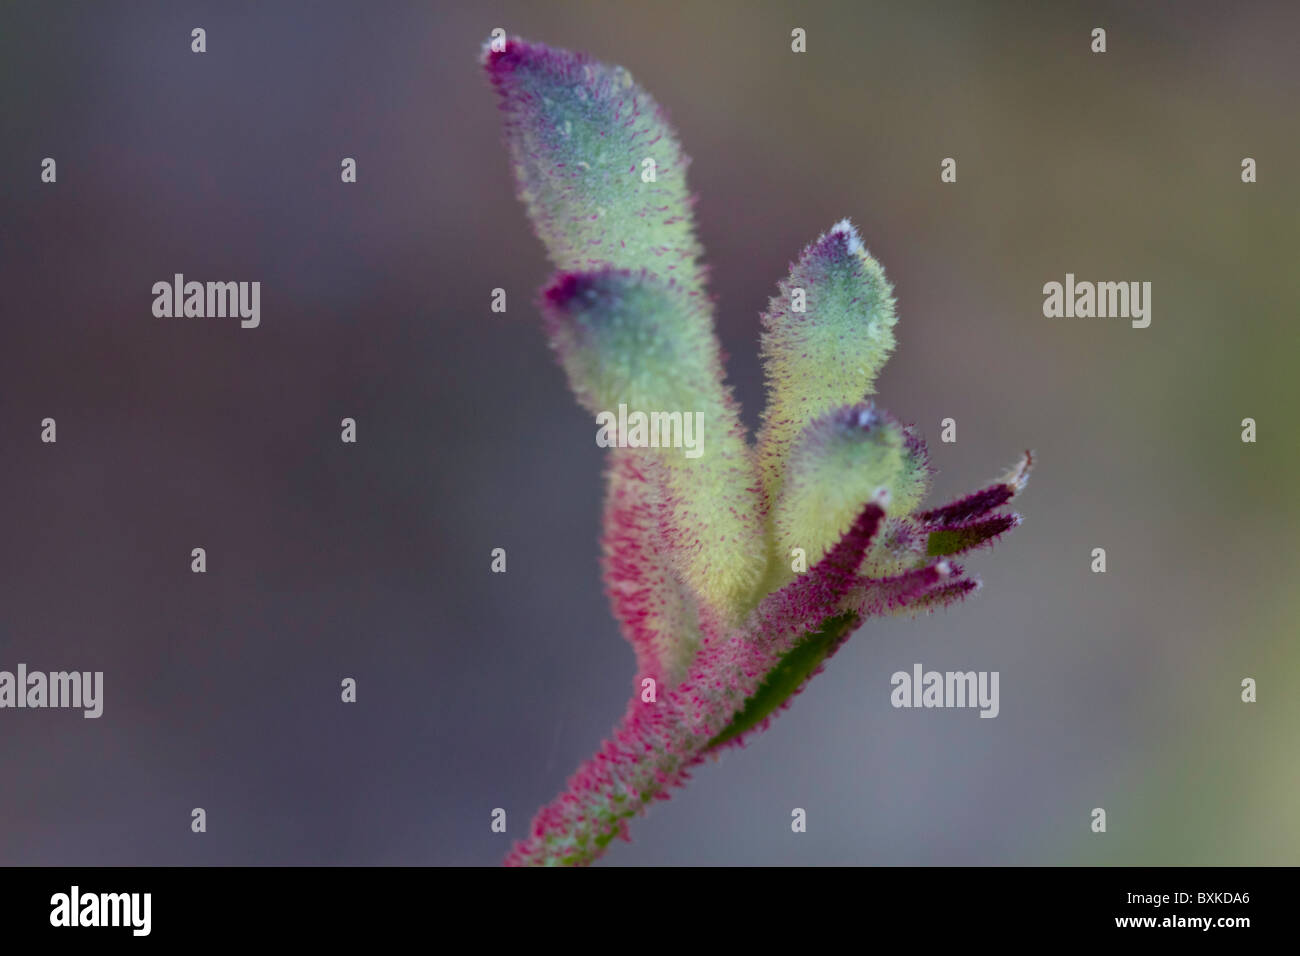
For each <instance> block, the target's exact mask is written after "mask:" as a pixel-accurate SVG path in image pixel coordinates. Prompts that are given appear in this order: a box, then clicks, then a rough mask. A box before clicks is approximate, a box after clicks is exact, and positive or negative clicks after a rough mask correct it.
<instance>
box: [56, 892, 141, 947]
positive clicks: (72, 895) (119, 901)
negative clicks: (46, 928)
mask: <svg viewBox="0 0 1300 956" xmlns="http://www.w3.org/2000/svg"><path fill="white" fill-rule="evenodd" d="M152 912H153V894H152V893H83V892H81V887H79V886H76V885H75V884H74V885H73V887H72V888H71V889H70V890H69V891H68V892H67V893H55V894H54V895H53V896H51V897H50V925H51V926H58V927H78V926H124V927H129V928H130V930H131V935H132V936H148V935H149V931H150V929H151V928H152V924H153V919H152Z"/></svg>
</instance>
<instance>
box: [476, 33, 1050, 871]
mask: <svg viewBox="0 0 1300 956" xmlns="http://www.w3.org/2000/svg"><path fill="white" fill-rule="evenodd" d="M482 63H483V66H484V68H485V70H486V71H487V74H488V77H489V79H490V81H491V83H492V85H493V87H494V88H495V89H496V91H497V93H498V94H499V96H500V105H501V109H502V111H503V113H504V116H505V133H506V137H505V138H506V144H507V148H508V150H509V153H510V157H511V160H512V164H513V169H514V176H515V183H516V187H517V189H518V193H519V196H520V198H521V199H522V201H523V204H524V207H525V209H526V210H527V213H528V216H529V218H530V220H531V221H532V224H533V227H534V229H535V230H536V232H537V235H538V236H539V237H540V238H541V240H542V243H543V244H544V245H545V247H546V250H547V252H548V253H549V255H550V257H551V259H552V260H553V261H554V263H555V265H556V266H557V267H558V269H559V272H558V273H557V274H556V276H555V278H554V279H553V280H552V282H551V283H550V285H549V286H548V287H547V288H546V289H545V290H544V291H543V293H542V296H541V300H540V307H541V312H542V315H543V325H544V328H545V331H546V335H547V337H548V339H549V341H550V344H551V347H552V349H553V350H554V352H555V354H556V357H557V358H558V359H559V362H560V365H561V366H562V367H563V368H564V371H565V374H566V375H567V377H568V380H569V385H570V387H571V388H572V390H573V392H574V395H575V396H576V397H577V399H578V401H579V403H580V404H581V405H582V406H583V407H584V408H586V409H587V411H588V412H590V413H591V414H592V415H594V416H595V421H596V424H597V426H598V431H597V442H598V444H601V445H603V446H606V453H607V454H608V455H609V460H608V465H607V467H606V492H605V503H604V508H605V512H604V532H603V536H602V567H603V571H604V577H605V590H606V593H607V594H608V596H609V600H610V604H611V607H612V608H613V611H614V616H615V617H616V618H617V620H618V622H619V624H620V626H621V628H622V631H623V635H624V637H626V639H627V640H628V642H629V643H630V644H631V645H632V648H633V650H634V652H635V654H636V666H637V674H636V678H637V685H636V686H637V693H635V694H634V695H633V696H632V699H631V701H630V702H629V703H628V706H627V710H626V712H625V714H624V717H623V720H622V722H621V723H620V724H619V725H618V726H617V727H616V728H615V730H614V732H613V733H612V734H611V735H610V737H609V739H608V740H606V741H605V742H604V743H603V744H602V745H601V747H600V749H599V750H598V751H597V752H596V754H595V755H594V756H593V757H592V758H591V759H589V760H588V761H586V762H585V763H584V764H582V766H580V767H579V768H578V770H577V772H576V773H575V774H574V775H573V776H572V778H571V779H570V780H569V782H568V786H567V788H566V789H565V790H564V791H563V792H562V793H561V794H560V795H559V796H557V797H556V798H555V799H554V800H553V801H551V802H550V803H549V804H547V805H546V806H544V807H543V808H542V809H541V810H540V811H539V812H538V814H537V816H536V818H535V819H534V821H533V824H532V827H531V830H530V832H529V835H528V837H527V838H526V839H524V840H521V841H519V842H518V843H517V844H516V845H515V847H514V849H513V850H512V851H511V853H510V855H509V856H508V857H507V859H506V862H507V863H508V864H511V865H538V864H540V865H557V864H585V863H590V862H592V861H593V860H595V859H597V858H598V857H599V856H600V855H601V854H602V853H603V852H604V851H605V848H606V847H607V846H608V845H609V843H610V842H611V841H613V840H614V839H615V838H617V837H622V838H626V837H627V835H628V821H629V820H630V819H631V818H632V817H634V816H636V815H637V814H639V813H641V812H643V811H644V810H645V809H646V808H647V807H648V806H649V805H650V804H651V803H652V802H653V801H656V800H662V799H667V797H668V796H669V794H670V793H671V791H672V788H673V787H676V786H679V785H681V784H682V783H683V782H684V781H685V780H686V779H687V778H688V776H689V772H690V770H691V768H693V767H694V766H695V765H696V764H698V763H699V762H700V761H701V760H703V758H704V757H705V756H707V755H716V754H717V753H718V752H719V751H720V750H722V749H723V748H725V747H727V746H729V745H731V744H737V743H742V742H744V741H746V740H747V739H749V737H750V736H752V735H753V734H755V733H757V732H759V731H761V730H762V729H763V728H764V727H766V726H767V724H768V723H769V722H770V720H771V719H772V717H773V716H774V715H775V714H777V713H779V712H780V711H781V710H782V709H784V708H785V707H788V706H789V705H790V702H791V700H792V699H793V698H794V696H795V695H797V694H798V693H799V692H800V691H801V690H803V688H804V687H805V686H806V685H807V683H808V681H809V679H810V678H811V677H812V676H813V675H815V674H816V673H817V672H818V671H820V670H821V669H822V667H824V666H825V664H826V661H827V660H828V659H829V658H830V657H831V655H833V654H834V653H835V651H836V650H838V649H839V648H840V647H841V646H842V645H843V643H844V642H845V641H846V640H847V639H848V638H849V637H850V636H851V635H852V633H853V632H854V631H855V630H856V629H857V628H858V627H859V626H860V625H861V624H862V623H863V622H864V621H865V620H866V619H868V618H871V617H882V616H888V615H895V614H900V613H919V612H923V611H930V610H933V609H935V608H938V607H944V606H947V605H950V604H952V603H954V602H956V601H959V600H961V599H962V598H964V597H966V596H967V595H969V594H970V593H972V592H973V591H975V590H976V589H977V588H978V586H979V585H978V582H976V581H975V580H973V579H971V578H969V577H967V576H966V574H965V571H964V569H963V568H962V567H961V566H960V565H957V564H955V563H953V562H952V561H951V560H950V557H951V556H953V555H957V554H962V553H965V552H969V551H972V550H974V549H978V548H983V547H987V546H989V545H991V544H992V543H993V542H994V541H996V540H997V539H998V538H999V537H1000V536H1001V535H1003V534H1005V533H1006V532H1007V531H1009V530H1011V529H1013V528H1014V527H1016V526H1017V525H1018V524H1019V522H1020V518H1019V516H1018V515H1015V514H1011V513H1009V512H1001V513H999V512H998V510H997V509H999V508H1001V507H1002V506H1003V505H1005V504H1006V503H1007V502H1009V501H1010V500H1011V499H1012V498H1013V497H1014V496H1015V495H1016V494H1017V493H1019V491H1020V490H1021V489H1022V488H1023V487H1024V485H1025V482H1026V480H1027V478H1028V474H1029V468H1030V464H1031V456H1030V455H1029V454H1028V453H1026V455H1025V457H1024V458H1023V459H1022V461H1021V462H1020V463H1019V464H1018V465H1017V466H1016V467H1014V468H1013V469H1011V471H1009V472H1008V473H1007V475H1005V476H1004V477H1003V478H1002V479H1000V480H999V481H998V482H997V483H995V484H992V485H990V486H989V487H987V488H983V489H981V490H979V491H976V492H973V493H971V494H969V495H966V496H965V497H962V498H959V499H958V500H956V501H954V502H952V503H950V504H947V505H943V506H941V507H938V508H932V509H928V510H919V509H920V506H921V502H922V501H923V499H924V498H925V496H926V494H927V492H928V490H929V486H930V478H931V472H932V469H931V466H930V462H929V458H928V455H927V453H926V448H925V443H924V441H923V440H922V439H921V436H920V435H919V434H918V433H917V431H916V429H915V428H913V427H911V426H908V425H905V424H903V423H902V422H900V421H898V420H897V419H895V418H894V417H893V416H891V415H890V414H889V413H888V412H886V411H884V410H883V409H881V408H880V407H878V406H877V405H876V404H875V403H874V402H872V401H870V400H869V399H870V396H871V395H872V392H873V389H874V387H875V380H876V377H877V375H878V373H879V371H880V368H881V366H883V364H884V363H885V361H886V359H887V358H888V357H889V354H890V352H891V351H892V350H893V348H894V334H893V328H894V325H895V323H896V321H897V320H896V316H895V312H894V299H893V292H892V289H891V288H890V285H889V282H888V280H887V279H886V278H885V274H884V270H883V269H882V268H881V267H880V264H879V263H878V262H876V260H875V259H873V258H872V257H871V256H870V255H869V254H868V252H867V250H866V247H865V245H864V243H863V241H862V239H861V237H860V236H859V234H858V232H857V230H856V229H854V227H853V226H852V225H851V224H850V223H849V222H848V221H847V220H844V221H842V222H839V223H836V224H835V225H834V226H832V227H831V228H830V229H829V230H828V231H827V232H825V233H823V234H822V235H821V236H820V237H818V238H817V239H816V240H815V241H813V242H812V243H811V244H809V245H808V247H807V248H805V249H804V250H803V253H802V254H801V255H800V257H799V258H798V260H797V261H796V262H794V263H793V264H792V265H791V267H790V273H789V275H788V276H787V277H786V278H785V279H783V280H781V281H780V282H779V283H778V285H777V295H776V296H775V297H774V298H773V299H772V300H771V302H770V303H769V306H768V309H767V311H766V312H765V313H764V315H763V318H762V355H763V360H764V366H765V373H766V380H767V391H768V401H767V408H766V410H765V412H764V415H763V424H762V428H761V429H760V430H759V433H758V435H757V439H756V442H755V443H754V444H753V445H752V446H751V444H750V442H749V439H748V436H747V435H746V434H745V430H744V428H743V427H742V426H741V424H740V418H739V414H738V409H737V407H736V403H735V401H734V399H733V398H732V395H731V392H730V390H729V388H728V387H727V386H726V384H725V383H724V380H723V370H722V357H721V351H720V349H719V346H718V341H717V337H716V335H715V333H714V328H713V315H712V303H711V301H710V300H709V296H708V293H707V289H706V288H705V273H704V271H703V269H702V268H701V266H700V264H699V259H700V253H701V249H700V246H699V243H698V241H697V240H696V238H695V226H694V222H693V219H692V206H693V202H692V198H691V195H690V192H689V190H688V189H687V185H686V168H687V164H688V160H687V158H686V155H685V153H683V152H682V150H681V147H680V146H679V144H678V141H677V136H676V134H675V133H674V131H673V130H672V128H671V127H670V126H669V124H668V120H667V117H666V115H665V114H664V112H663V110H662V109H660V107H659V106H658V105H656V104H655V102H654V101H653V100H652V99H651V98H650V96H649V95H648V94H647V93H646V92H645V91H644V90H643V89H641V88H640V87H639V86H638V85H637V84H636V83H635V82H634V81H633V80H632V78H631V77H630V76H629V75H628V73H627V71H626V70H624V69H622V68H621V67H616V66H607V65H605V64H602V63H598V62H596V61H594V60H592V59H590V58H588V57H585V56H582V55H579V54H575V53H569V52H567V51H564V50H555V49H550V48H548V47H545V46H542V45H541V44H536V43H527V42H525V41H523V40H520V39H518V38H510V39H508V40H506V41H505V42H504V44H503V45H500V46H498V47H492V46H488V47H486V48H485V50H484V53H483V58H482ZM665 436H667V439H668V440H664V439H665ZM646 678H649V679H650V680H649V681H646V680H645V679H646ZM643 682H645V683H649V684H650V685H651V686H652V687H653V692H650V693H643V692H642V684H643Z"/></svg>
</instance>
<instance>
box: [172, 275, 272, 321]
mask: <svg viewBox="0 0 1300 956" xmlns="http://www.w3.org/2000/svg"><path fill="white" fill-rule="evenodd" d="M153 295H154V300H153V314H154V315H155V316H157V317H158V318H160V319H171V318H177V319H180V318H186V319H225V318H236V317H238V318H239V319H240V323H239V324H240V326H241V327H242V328H245V329H255V328H257V327H258V326H259V325H261V323H262V283H260V282H206V283H204V282H186V281H185V276H184V275H183V274H181V273H179V272H178V273H176V275H175V276H173V277H172V281H171V282H168V281H166V280H165V279H164V280H162V281H159V282H155V283H154V284H153Z"/></svg>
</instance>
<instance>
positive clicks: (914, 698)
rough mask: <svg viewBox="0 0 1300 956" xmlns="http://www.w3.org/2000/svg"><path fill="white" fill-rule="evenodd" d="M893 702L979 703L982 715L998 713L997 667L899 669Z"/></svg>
mask: <svg viewBox="0 0 1300 956" xmlns="http://www.w3.org/2000/svg"><path fill="white" fill-rule="evenodd" d="M889 682H890V684H892V685H893V688H894V689H893V691H892V692H890V695H889V702H890V703H891V704H893V705H894V706H895V707H978V708H979V710H980V716H981V717H996V716H997V715H998V710H999V709H1000V708H999V705H998V672H997V671H942V672H941V671H923V669H922V667H921V665H920V664H913V665H912V672H911V673H910V674H909V673H908V672H907V671H895V672H894V674H893V676H892V677H890V679H889Z"/></svg>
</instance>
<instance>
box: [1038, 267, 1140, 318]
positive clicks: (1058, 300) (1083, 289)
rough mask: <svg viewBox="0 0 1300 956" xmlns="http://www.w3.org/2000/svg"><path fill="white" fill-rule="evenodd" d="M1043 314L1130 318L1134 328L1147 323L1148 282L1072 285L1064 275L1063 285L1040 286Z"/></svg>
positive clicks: (1077, 283) (1072, 279)
mask: <svg viewBox="0 0 1300 956" xmlns="http://www.w3.org/2000/svg"><path fill="white" fill-rule="evenodd" d="M1043 315H1045V316H1047V317H1048V318H1049V319H1061V318H1065V319H1074V318H1079V319H1091V318H1093V317H1096V318H1099V319H1132V320H1133V321H1132V325H1133V328H1135V329H1145V328H1146V327H1147V326H1148V325H1150V324H1151V283H1150V282H1075V281H1074V273H1073V272H1067V273H1066V274H1065V284H1064V285H1062V284H1061V283H1060V282H1048V283H1047V284H1046V285H1044V286H1043Z"/></svg>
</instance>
